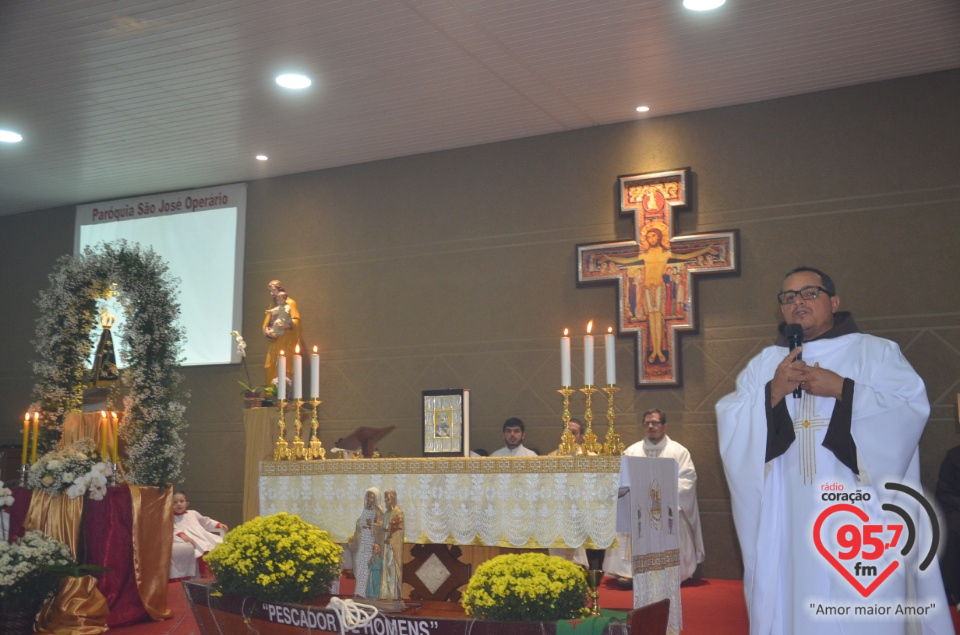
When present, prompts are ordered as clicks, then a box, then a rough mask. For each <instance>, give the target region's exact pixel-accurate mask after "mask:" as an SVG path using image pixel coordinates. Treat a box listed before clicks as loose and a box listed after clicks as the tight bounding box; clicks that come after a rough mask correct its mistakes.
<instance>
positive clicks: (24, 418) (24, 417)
mask: <svg viewBox="0 0 960 635" xmlns="http://www.w3.org/2000/svg"><path fill="white" fill-rule="evenodd" d="M23 420H24V421H30V413H29V412H28V413H27V414H25V415H23Z"/></svg>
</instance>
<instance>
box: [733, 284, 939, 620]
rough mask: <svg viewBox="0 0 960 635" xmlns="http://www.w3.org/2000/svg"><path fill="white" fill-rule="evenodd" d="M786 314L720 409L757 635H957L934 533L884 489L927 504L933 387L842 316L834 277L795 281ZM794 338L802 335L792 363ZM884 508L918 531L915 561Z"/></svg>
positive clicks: (893, 349)
mask: <svg viewBox="0 0 960 635" xmlns="http://www.w3.org/2000/svg"><path fill="white" fill-rule="evenodd" d="M778 301H779V303H780V307H781V312H782V314H783V318H784V321H785V325H783V326H781V341H780V342H779V343H778V345H777V346H771V347H768V348H766V349H764V350H763V351H761V352H760V353H759V354H758V355H757V356H756V357H754V358H753V359H752V360H751V361H750V362H749V363H748V364H747V367H746V368H745V369H744V370H743V372H741V373H740V375H739V377H738V378H737V389H736V392H734V393H732V394H730V395H727V396H726V397H724V398H723V399H721V400H720V401H719V402H718V403H717V423H718V431H719V441H720V453H721V457H722V459H723V464H724V471H725V472H726V476H727V482H728V483H729V486H730V493H731V498H732V504H733V514H734V521H735V524H736V529H737V535H738V538H739V540H740V549H741V552H742V555H743V565H744V593H745V595H746V601H747V610H748V612H749V615H750V633H751V635H771V634H781V633H796V634H798V635H802V634H806V633H817V634H818V635H819V634H821V633H822V634H828V635H832V634H844V635H851V634H858V633H864V634H869V635H894V634H896V635H900V634H902V633H929V634H942V635H947V634H948V633H950V634H952V633H953V626H952V624H951V620H950V614H949V608H948V605H947V603H946V598H945V596H944V593H943V587H942V586H941V583H940V573H939V570H938V567H937V562H936V558H934V559H933V562H932V564H931V565H930V566H928V567H927V568H926V569H925V570H924V571H920V565H921V561H922V560H923V559H924V557H925V556H926V554H927V553H928V550H929V549H930V546H931V543H932V538H931V524H930V519H929V518H928V515H927V514H926V512H925V511H924V510H923V509H922V508H921V507H920V506H919V504H918V503H917V500H916V499H915V498H914V497H913V496H910V495H907V494H906V493H898V492H896V491H894V490H891V489H889V488H887V487H885V485H886V484H887V483H894V484H900V485H901V486H903V485H906V486H908V487H910V488H912V489H913V490H916V491H917V492H922V489H921V486H920V473H919V467H920V464H919V453H918V450H917V445H918V442H919V440H920V435H921V433H922V432H923V428H924V426H925V425H926V421H927V416H928V414H929V410H930V408H929V404H928V402H927V396H926V390H925V388H924V385H923V381H922V380H921V379H920V377H919V376H918V375H917V373H916V372H915V371H914V370H913V368H911V367H910V364H909V363H907V361H906V360H905V359H904V357H903V355H902V354H901V353H900V349H899V348H898V347H897V345H896V344H895V343H893V342H891V341H888V340H884V339H881V338H878V337H873V336H870V335H865V334H863V333H861V332H859V329H858V328H857V327H856V325H855V324H854V322H853V319H852V317H850V316H849V314H844V313H838V312H837V309H838V307H839V304H840V300H839V297H838V296H837V293H836V288H835V286H834V284H833V281H832V280H831V279H830V277H829V276H827V275H826V274H824V273H823V272H821V271H819V270H817V269H813V268H810V267H798V268H796V269H794V270H793V271H791V272H790V273H789V274H787V277H786V278H785V279H784V281H783V283H782V285H781V292H780V293H779V294H778ZM790 325H799V329H798V330H799V331H801V332H802V346H800V347H791V348H792V350H791V349H788V347H787V344H788V342H787V339H786V337H785V334H786V333H787V332H788V328H789V327H790ZM794 329H796V327H794ZM801 357H802V359H801ZM798 388H799V391H798V390H797V389H798ZM867 499H869V500H867ZM840 501H843V503H842V505H843V507H842V508H841V507H840V505H841V503H840ZM885 503H887V504H890V505H895V506H896V507H898V508H900V509H902V510H904V511H905V512H906V513H907V514H908V515H909V516H910V518H912V520H913V522H914V523H915V526H916V532H915V533H916V540H915V542H914V543H913V545H912V550H911V551H909V552H908V554H907V555H902V553H901V551H902V549H901V548H902V547H904V546H905V541H906V540H907V538H908V536H907V534H908V533H909V532H908V531H907V529H906V528H904V530H903V534H904V535H903V536H901V537H900V538H899V542H898V543H897V544H896V546H895V547H893V545H892V543H893V542H894V541H895V540H896V539H897V537H896V535H895V529H891V526H894V527H896V526H904V525H906V524H907V523H906V521H904V520H903V519H902V518H901V517H900V516H898V514H896V513H893V512H892V511H891V510H890V509H886V510H885V509H883V508H882V507H881V506H882V505H883V504H885ZM870 525H872V526H873V529H871V528H870ZM861 540H862V542H861ZM888 547H889V548H888ZM884 575H886V576H887V577H883V576H884Z"/></svg>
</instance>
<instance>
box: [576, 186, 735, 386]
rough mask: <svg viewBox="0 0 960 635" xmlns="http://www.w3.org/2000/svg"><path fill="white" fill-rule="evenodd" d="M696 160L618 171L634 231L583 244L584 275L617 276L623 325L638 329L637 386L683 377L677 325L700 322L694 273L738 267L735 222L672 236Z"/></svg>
mask: <svg viewBox="0 0 960 635" xmlns="http://www.w3.org/2000/svg"><path fill="white" fill-rule="evenodd" d="M689 181H690V168H684V169H681V170H670V171H666V172H649V173H646V174H634V175H630V176H622V177H620V186H619V187H620V213H621V214H633V218H634V232H635V233H634V237H633V239H632V240H624V241H617V242H606V243H590V244H581V245H577V280H578V282H580V283H590V282H607V283H609V282H615V283H616V284H617V286H618V289H619V294H618V328H619V330H620V332H621V333H626V332H634V333H636V334H637V336H636V337H637V386H643V385H667V386H670V385H673V386H676V385H679V384H680V348H679V344H678V341H677V333H678V332H679V331H693V330H696V323H695V322H696V298H695V293H694V291H695V286H694V284H693V282H694V279H693V276H695V275H702V274H718V273H727V272H738V271H739V266H740V265H739V258H738V240H737V239H738V235H737V231H736V230H725V231H720V232H714V233H707V234H691V235H688V236H674V225H673V221H674V219H673V212H674V211H675V210H679V209H682V208H684V207H686V206H687V201H688V184H689Z"/></svg>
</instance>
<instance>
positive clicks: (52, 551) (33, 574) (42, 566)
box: [0, 529, 76, 613]
mask: <svg viewBox="0 0 960 635" xmlns="http://www.w3.org/2000/svg"><path fill="white" fill-rule="evenodd" d="M75 565H76V562H75V561H74V559H73V556H71V555H70V548H69V547H67V545H65V544H63V543H62V542H60V541H59V540H56V539H54V538H51V537H49V536H47V535H46V534H44V533H43V532H42V531H40V530H38V529H34V530H32V531H28V532H27V533H26V534H25V535H24V536H23V537H22V538H20V539H19V540H17V541H16V542H15V543H12V544H11V543H8V542H7V541H0V613H3V612H5V611H13V610H15V609H22V608H26V607H28V606H36V607H37V608H39V606H40V603H41V602H42V601H43V600H44V599H45V598H46V597H48V596H51V595H53V594H54V593H56V591H57V587H58V586H59V584H60V578H61V577H62V576H61V574H59V573H54V572H52V571H51V569H53V568H61V567H69V566H75Z"/></svg>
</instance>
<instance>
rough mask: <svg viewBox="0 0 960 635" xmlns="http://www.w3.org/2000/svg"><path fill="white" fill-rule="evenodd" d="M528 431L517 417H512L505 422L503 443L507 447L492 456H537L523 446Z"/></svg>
mask: <svg viewBox="0 0 960 635" xmlns="http://www.w3.org/2000/svg"><path fill="white" fill-rule="evenodd" d="M526 433H527V429H526V427H524V425H523V421H520V420H519V419H517V418H516V417H510V418H509V419H507V420H506V421H504V422H503V442H504V443H506V445H505V446H504V447H502V448H500V449H499V450H497V451H496V452H494V453H493V454H491V455H490V456H537V453H536V452H534V451H533V450H530V449H528V448H526V447H524V445H523V437H524V435H526Z"/></svg>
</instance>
